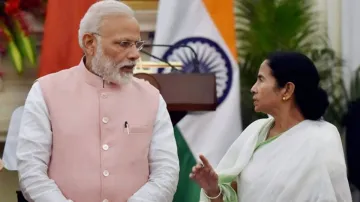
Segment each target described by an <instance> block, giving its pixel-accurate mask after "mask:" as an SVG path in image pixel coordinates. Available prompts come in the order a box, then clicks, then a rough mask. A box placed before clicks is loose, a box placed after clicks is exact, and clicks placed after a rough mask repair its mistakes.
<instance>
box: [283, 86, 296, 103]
mask: <svg viewBox="0 0 360 202" xmlns="http://www.w3.org/2000/svg"><path fill="white" fill-rule="evenodd" d="M283 89H284V93H283V98H282V99H283V100H284V101H286V100H289V99H290V98H291V97H292V96H293V94H294V92H295V84H294V83H293V82H287V83H286V84H285V86H284V88H283Z"/></svg>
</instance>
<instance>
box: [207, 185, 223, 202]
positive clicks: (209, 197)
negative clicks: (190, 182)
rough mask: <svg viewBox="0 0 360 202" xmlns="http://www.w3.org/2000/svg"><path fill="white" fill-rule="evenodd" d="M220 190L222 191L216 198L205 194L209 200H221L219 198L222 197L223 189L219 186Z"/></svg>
mask: <svg viewBox="0 0 360 202" xmlns="http://www.w3.org/2000/svg"><path fill="white" fill-rule="evenodd" d="M219 190H220V192H219V194H218V195H217V196H214V197H211V196H208V195H207V194H206V193H205V192H204V194H205V196H206V198H208V199H210V200H212V199H217V198H219V197H220V196H221V194H222V189H221V187H220V186H219Z"/></svg>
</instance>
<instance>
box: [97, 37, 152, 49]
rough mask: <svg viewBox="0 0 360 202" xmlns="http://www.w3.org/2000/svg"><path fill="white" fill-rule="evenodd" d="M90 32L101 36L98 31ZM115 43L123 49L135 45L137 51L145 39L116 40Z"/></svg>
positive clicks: (141, 47)
mask: <svg viewBox="0 0 360 202" xmlns="http://www.w3.org/2000/svg"><path fill="white" fill-rule="evenodd" d="M92 34H94V35H97V36H101V35H100V34H98V33H92ZM101 37H102V36H101ZM117 44H118V45H119V46H120V47H121V48H123V49H128V48H131V47H132V46H133V45H135V47H136V49H137V50H138V51H140V50H141V49H143V47H144V44H145V41H127V40H124V41H120V42H117Z"/></svg>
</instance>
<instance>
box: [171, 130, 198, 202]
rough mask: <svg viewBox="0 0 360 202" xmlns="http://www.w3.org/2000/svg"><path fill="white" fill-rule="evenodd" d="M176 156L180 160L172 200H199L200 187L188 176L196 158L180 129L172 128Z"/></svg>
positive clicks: (194, 201) (176, 201) (188, 201)
mask: <svg viewBox="0 0 360 202" xmlns="http://www.w3.org/2000/svg"><path fill="white" fill-rule="evenodd" d="M174 133H175V139H176V145H177V148H178V156H179V161H180V175H179V183H178V186H177V190H176V193H175V196H174V200H173V202H199V197H200V187H199V186H198V185H197V184H196V183H195V182H194V181H192V180H191V179H190V178H189V174H190V173H191V169H192V167H193V166H194V165H195V164H196V160H195V157H194V155H193V154H192V152H191V150H190V149H189V146H188V144H187V143H186V141H185V139H184V137H183V135H182V134H181V132H180V130H179V129H178V128H177V127H175V128H174Z"/></svg>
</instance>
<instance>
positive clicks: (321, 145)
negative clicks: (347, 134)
mask: <svg viewBox="0 0 360 202" xmlns="http://www.w3.org/2000/svg"><path fill="white" fill-rule="evenodd" d="M310 123H311V128H312V129H311V131H312V132H311V133H312V134H310V135H311V136H312V141H313V142H314V143H315V145H317V150H318V152H319V154H321V156H322V159H323V160H325V161H326V162H329V161H338V160H340V161H343V155H344V153H343V145H342V141H341V135H340V133H339V131H338V129H337V127H336V126H335V125H333V124H331V123H329V122H327V121H325V120H320V121H310Z"/></svg>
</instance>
